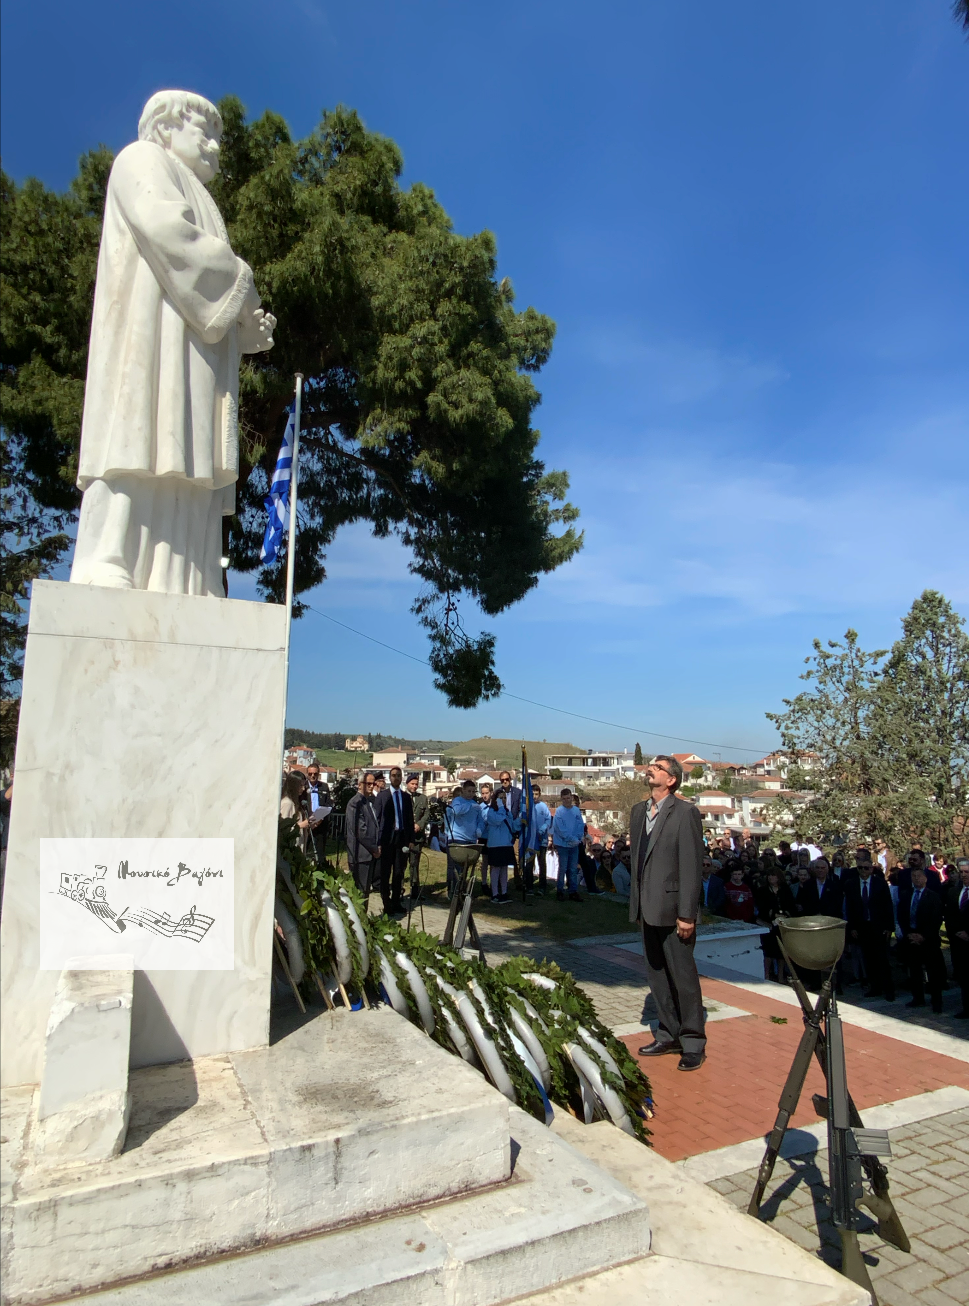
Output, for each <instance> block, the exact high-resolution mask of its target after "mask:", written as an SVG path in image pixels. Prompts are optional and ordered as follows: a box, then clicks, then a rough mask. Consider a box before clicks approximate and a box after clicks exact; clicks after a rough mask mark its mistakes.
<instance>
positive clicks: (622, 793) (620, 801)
mask: <svg viewBox="0 0 969 1306" xmlns="http://www.w3.org/2000/svg"><path fill="white" fill-rule="evenodd" d="M608 796H609V802H610V805H611V806H612V807H615V808H617V809H618V811H619V813H620V817H619V827H620V830H628V829H629V816H630V813H631V812H632V810H633V808H634V807H635V806H636V804H637V803H641V802H643V801H644V800H645V799H646V798H647V797H648V796H649V794H648V790H647V789H646V786H645V785H644V784H643V782H642V780H626V779H623V780H617V781H616V783H615V784H614V785H613V786H612V788H611V789H610V790H609V795H608Z"/></svg>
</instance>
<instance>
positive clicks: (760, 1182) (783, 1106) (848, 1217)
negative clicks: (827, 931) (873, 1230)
mask: <svg viewBox="0 0 969 1306" xmlns="http://www.w3.org/2000/svg"><path fill="white" fill-rule="evenodd" d="M811 919H812V918H810V917H802V918H801V920H811ZM833 923H834V924H841V922H833ZM791 933H792V931H791V930H790V929H788V931H787V938H786V940H785V938H784V937H783V936H782V937H781V939H780V947H781V953H782V954H783V957H784V960H785V962H786V963H787V966H788V969H789V970H790V973H791V976H792V981H793V985H794V989H795V992H796V993H797V996H798V1000H799V1001H800V1004H801V1010H802V1012H803V1014H804V1033H803V1034H802V1035H801V1041H800V1044H799V1045H798V1049H797V1052H796V1053H795V1054H794V1060H793V1062H792V1063H791V1069H790V1071H789V1072H788V1076H787V1080H786V1082H785V1084H784V1088H783V1090H782V1092H781V1096H780V1100H779V1102H778V1108H777V1118H776V1119H775V1121H774V1127H773V1129H772V1130H771V1132H770V1136H769V1138H768V1140H767V1149H766V1151H765V1152H764V1159H763V1161H762V1162H761V1165H760V1171H759V1173H758V1175H757V1182H756V1184H755V1185H754V1191H753V1193H752V1194H751V1198H750V1203H749V1205H748V1207H747V1214H748V1215H753V1216H758V1215H759V1214H760V1204H761V1202H762V1201H763V1199H764V1192H765V1190H766V1188H767V1185H768V1183H769V1182H770V1177H771V1175H772V1174H773V1171H774V1164H775V1162H776V1161H777V1157H778V1155H779V1153H780V1149H781V1144H782V1142H783V1140H784V1134H785V1133H786V1131H787V1128H788V1126H789V1124H790V1121H791V1117H792V1116H793V1115H794V1112H795V1111H796V1110H797V1104H798V1101H799V1099H800V1096H801V1090H802V1089H803V1087H804V1080H805V1078H806V1077H807V1072H808V1067H809V1066H810V1064H811V1059H812V1057H813V1058H815V1059H816V1060H817V1062H818V1064H819V1065H820V1067H821V1071H822V1073H823V1075H824V1078H825V1082H826V1085H827V1095H826V1097H820V1096H819V1095H817V1094H815V1095H814V1098H813V1101H814V1108H815V1110H816V1112H817V1114H818V1115H819V1116H820V1117H821V1118H822V1119H825V1120H827V1122H828V1169H829V1187H830V1204H831V1215H832V1220H833V1222H834V1225H835V1227H836V1228H837V1230H838V1233H839V1235H840V1238H841V1273H842V1274H843V1275H844V1276H845V1277H846V1278H848V1279H851V1281H852V1282H853V1283H857V1284H858V1285H859V1287H862V1288H865V1289H867V1291H868V1292H869V1293H870V1294H871V1299H872V1303H873V1306H878V1299H877V1297H876V1296H875V1290H874V1288H873V1287H872V1283H871V1279H870V1277H869V1275H868V1268H867V1266H866V1265H865V1262H864V1259H863V1257H862V1254H861V1249H860V1247H859V1245H858V1211H859V1208H860V1207H862V1206H864V1207H867V1209H868V1210H869V1211H870V1212H871V1214H872V1215H873V1216H874V1218H875V1220H876V1221H877V1224H878V1234H879V1236H880V1237H881V1238H883V1239H884V1240H885V1242H888V1243H891V1244H892V1245H893V1246H894V1247H897V1248H898V1249H899V1251H903V1252H908V1251H910V1250H911V1246H910V1244H909V1240H908V1236H907V1235H906V1233H905V1230H904V1228H903V1227H902V1222H901V1220H900V1219H899V1218H898V1213H897V1212H896V1210H895V1207H894V1206H893V1205H892V1200H891V1198H890V1197H889V1195H888V1172H887V1171H886V1169H885V1166H884V1165H883V1164H882V1162H881V1161H880V1160H879V1157H882V1156H885V1157H887V1156H891V1145H890V1143H889V1140H888V1134H887V1132H886V1131H885V1130H882V1129H865V1128H864V1126H863V1124H862V1120H861V1116H860V1115H859V1113H858V1109H857V1107H856V1106H855V1104H854V1102H853V1101H852V1099H851V1096H850V1095H849V1093H848V1082H847V1073H846V1066H845V1054H844V1035H843V1030H842V1025H841V1017H840V1016H839V1015H838V1005H837V999H836V998H835V996H834V993H833V985H834V973H835V967H836V966H837V961H838V958H837V957H835V958H834V961H833V963H831V970H830V972H829V974H828V976H827V978H826V979H825V981H824V984H823V985H822V987H821V993H820V996H819V997H818V1001H817V1005H816V1006H813V1007H812V1005H811V1001H810V998H809V997H808V994H807V991H806V990H805V988H804V985H803V984H802V983H801V980H800V977H799V976H798V974H797V971H796V970H795V969H794V964H793V962H792V961H791V957H790V955H789V954H788V950H787V948H786V947H785V941H786V942H787V943H788V944H791V943H792V942H795V946H796V941H792V939H791ZM838 956H840V949H839V953H838ZM800 964H801V965H804V964H805V962H803V961H802V962H801V963H800ZM807 964H808V965H809V966H810V961H809V962H808V963H807ZM862 1171H864V1174H865V1176H866V1177H867V1180H868V1183H869V1185H870V1188H871V1191H870V1193H866V1192H865V1189H864V1186H863V1183H862Z"/></svg>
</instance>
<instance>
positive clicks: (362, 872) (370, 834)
mask: <svg viewBox="0 0 969 1306" xmlns="http://www.w3.org/2000/svg"><path fill="white" fill-rule="evenodd" d="M373 780H374V777H373V772H372V771H368V772H367V773H366V775H365V776H364V777H363V779H362V780H361V781H360V789H359V791H358V792H357V793H355V794H354V795H353V797H352V798H351V799H350V801H349V802H348V803H347V815H346V838H347V862H348V863H349V867H350V874H351V875H352V876H353V878H354V879H355V880H356V882H357V887H358V888H359V890H360V892H361V893H362V894H363V897H364V901H366V900H367V899H368V898H369V896H370V890H371V889H372V888H373V879H374V871H375V869H376V867H377V865H378V863H379V860H380V828H379V826H378V825H377V813H376V812H375V811H374V804H373Z"/></svg>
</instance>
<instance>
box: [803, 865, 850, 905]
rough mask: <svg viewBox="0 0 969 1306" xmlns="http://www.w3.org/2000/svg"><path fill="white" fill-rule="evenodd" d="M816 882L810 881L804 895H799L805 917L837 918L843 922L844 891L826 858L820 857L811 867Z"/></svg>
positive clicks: (805, 887)
mask: <svg viewBox="0 0 969 1306" xmlns="http://www.w3.org/2000/svg"><path fill="white" fill-rule="evenodd" d="M811 870H812V872H813V874H814V880H813V881H811V880H808V882H807V884H806V885H805V886H804V891H803V894H799V895H798V904H799V905H803V911H802V912H801V914H802V915H804V916H836V917H837V919H838V920H841V908H842V906H843V905H844V890H843V889H842V888H841V882H840V881H839V880H838V879H837V878H836V877H835V876H834V875H832V874H831V867H830V866H829V865H828V859H827V858H826V857H818V858H817V859H816V861H814V862H813V863H812V865H811Z"/></svg>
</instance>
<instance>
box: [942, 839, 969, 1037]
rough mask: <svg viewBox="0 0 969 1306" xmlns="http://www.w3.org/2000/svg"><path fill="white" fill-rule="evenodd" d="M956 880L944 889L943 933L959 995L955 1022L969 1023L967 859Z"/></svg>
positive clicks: (961, 863) (963, 859)
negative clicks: (959, 1007) (945, 935)
mask: <svg viewBox="0 0 969 1306" xmlns="http://www.w3.org/2000/svg"><path fill="white" fill-rule="evenodd" d="M956 872H957V874H956V878H955V879H954V880H953V881H952V882H951V883H950V884H948V885H947V886H946V896H945V932H946V934H947V935H948V936H949V955H950V956H951V958H952V974H953V976H954V978H955V982H956V983H957V984H958V985H959V988H960V989H961V991H962V1010H961V1011H957V1012H956V1019H957V1020H969V857H960V858H959V860H958V861H957V862H956Z"/></svg>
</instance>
